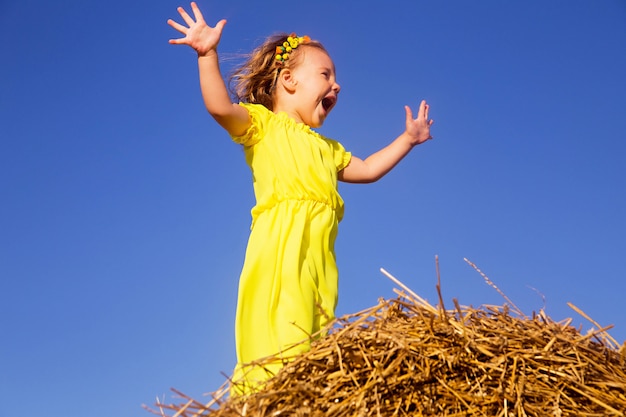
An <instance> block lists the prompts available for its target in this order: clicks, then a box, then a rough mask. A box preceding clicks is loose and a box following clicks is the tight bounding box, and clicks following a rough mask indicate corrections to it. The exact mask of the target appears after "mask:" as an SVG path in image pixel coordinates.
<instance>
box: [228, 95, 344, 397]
mask: <svg viewBox="0 0 626 417" xmlns="http://www.w3.org/2000/svg"><path fill="white" fill-rule="evenodd" d="M241 105H242V106H243V107H245V108H246V109H247V110H248V112H249V114H250V118H251V121H252V124H251V126H250V128H249V129H248V131H247V132H246V133H245V134H244V135H243V136H240V137H233V140H234V141H235V142H237V143H240V144H242V145H243V146H244V151H245V156H246V162H247V163H248V165H249V166H250V169H251V171H252V176H253V182H254V193H255V196H256V205H255V206H254V208H253V209H252V226H251V232H250V238H249V241H248V247H247V250H246V257H245V261H244V265H243V269H242V272H241V277H240V281H239V295H238V302H237V316H236V321H235V342H236V347H237V361H238V364H237V367H236V369H235V375H234V377H233V379H234V380H235V382H237V381H239V382H240V383H241V385H239V389H238V391H239V393H248V392H250V391H253V390H254V387H255V386H257V387H258V384H259V383H262V382H263V381H264V380H267V379H268V378H269V377H271V376H272V374H274V373H275V372H276V371H278V370H279V369H280V368H281V367H282V361H277V362H276V363H275V364H273V365H270V366H265V367H264V368H261V367H258V366H254V365H250V364H251V363H253V362H254V361H255V360H258V359H262V358H264V357H267V356H270V355H275V354H277V353H281V355H282V356H283V357H285V358H286V357H289V356H293V355H295V354H297V353H300V352H303V351H306V350H308V349H309V347H310V346H309V345H310V343H309V342H308V340H309V336H310V335H311V334H313V333H315V332H317V331H318V330H320V329H321V328H323V327H324V326H325V324H327V323H328V322H329V321H330V320H332V319H333V318H334V311H335V306H336V304H337V285H338V282H337V280H338V272H337V265H336V262H335V253H334V244H335V237H336V236H337V225H338V223H339V221H340V220H341V218H342V216H343V200H342V199H341V197H340V195H339V193H338V191H337V172H339V171H340V170H342V169H343V168H345V167H346V166H347V165H348V163H349V162H350V157H351V154H350V153H349V152H346V150H345V149H344V148H343V146H342V145H341V144H339V143H338V142H336V141H333V140H331V139H328V138H325V137H323V136H322V135H320V134H318V133H317V132H315V131H313V130H311V128H310V127H308V126H307V125H305V124H303V123H297V122H296V121H295V120H293V119H291V118H290V117H289V116H287V114H286V113H278V114H274V113H273V112H271V111H270V110H268V109H267V108H265V107H264V106H262V105H258V104H241ZM303 341H304V343H300V344H298V345H297V346H296V347H294V348H291V349H288V348H289V347H290V346H292V345H294V344H297V343H299V342H303ZM236 391H237V389H236Z"/></svg>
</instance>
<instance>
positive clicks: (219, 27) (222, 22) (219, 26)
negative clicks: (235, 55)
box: [215, 19, 226, 33]
mask: <svg viewBox="0 0 626 417" xmlns="http://www.w3.org/2000/svg"><path fill="white" fill-rule="evenodd" d="M224 26H226V19H222V20H220V21H219V22H217V24H216V25H215V29H217V30H219V31H220V33H221V32H222V30H223V29H224Z"/></svg>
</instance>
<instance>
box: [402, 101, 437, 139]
mask: <svg viewBox="0 0 626 417" xmlns="http://www.w3.org/2000/svg"><path fill="white" fill-rule="evenodd" d="M429 108H430V106H429V105H428V104H426V100H422V102H421V103H420V107H419V110H418V111H417V119H414V118H413V112H412V111H411V108H410V107H409V106H404V109H405V110H406V133H407V134H408V135H409V136H410V137H411V144H412V145H413V146H415V145H419V144H420V143H424V142H426V141H427V140H428V139H432V138H433V137H432V136H431V135H430V127H431V126H432V124H433V122H434V121H433V120H432V119H431V120H429V119H428V110H429Z"/></svg>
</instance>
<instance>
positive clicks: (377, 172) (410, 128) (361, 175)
mask: <svg viewBox="0 0 626 417" xmlns="http://www.w3.org/2000/svg"><path fill="white" fill-rule="evenodd" d="M404 108H405V111H406V130H405V131H404V133H402V134H401V135H400V136H398V137H397V138H396V139H395V140H394V141H393V142H391V143H390V144H389V145H387V146H386V147H384V148H383V149H381V150H380V151H378V152H376V153H373V154H372V155H370V156H369V157H367V158H366V159H365V160H363V159H360V158H357V157H354V156H353V157H352V159H351V160H350V164H349V165H348V166H347V167H345V168H344V169H343V170H342V171H340V172H339V175H338V178H339V180H340V181H344V182H354V183H368V182H374V181H377V180H379V179H380V178H382V177H383V176H384V175H385V174H387V173H388V172H389V171H391V170H392V169H393V167H395V166H396V165H397V164H398V162H400V161H401V160H402V158H404V157H405V156H406V155H407V154H408V153H409V152H410V151H411V149H413V147H414V146H417V145H419V144H421V143H424V142H426V141H427V140H429V139H432V136H431V135H430V126H431V125H432V124H433V121H432V120H429V119H428V110H429V106H428V104H426V101H424V100H422V102H421V103H420V107H419V110H418V112H417V118H416V119H413V113H412V112H411V109H410V108H409V106H405V107H404Z"/></svg>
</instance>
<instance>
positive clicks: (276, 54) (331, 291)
mask: <svg viewBox="0 0 626 417" xmlns="http://www.w3.org/2000/svg"><path fill="white" fill-rule="evenodd" d="M191 9H192V11H193V15H194V18H192V17H191V16H190V15H189V14H188V13H187V12H186V11H185V10H184V9H183V8H182V7H179V8H178V12H179V13H180V16H181V17H182V19H183V20H184V22H185V24H186V25H182V24H179V23H176V22H174V21H172V20H171V19H170V20H168V24H169V25H170V26H172V27H173V28H174V29H176V30H178V31H179V32H181V33H182V34H183V35H184V37H182V38H179V39H172V40H170V43H171V44H176V45H189V46H190V47H192V48H193V49H194V50H196V52H197V53H198V67H199V74H200V87H201V91H202V97H203V99H204V104H205V105H206V108H207V110H208V111H209V113H210V114H211V116H213V118H214V119H215V120H216V121H217V123H219V124H220V125H221V126H222V127H223V128H224V129H225V130H226V131H227V132H228V133H229V134H230V136H231V137H232V139H233V140H234V141H235V142H236V143H239V144H241V145H242V146H243V149H244V152H245V157H246V162H247V163H248V165H249V166H250V169H251V170H252V175H253V185H254V193H255V196H256V205H255V206H254V208H253V209H252V227H251V233H250V238H249V241H248V247H247V250H246V257H245V261H244V265H243V270H242V272H241V277H240V282H239V298H238V304H237V315H236V323H235V335H236V347H237V360H238V366H237V368H236V370H235V376H234V380H235V382H238V381H239V382H240V383H241V384H242V385H241V386H243V391H244V392H250V391H251V390H254V388H255V386H258V384H259V383H261V382H262V381H263V380H266V379H267V378H268V377H269V376H271V375H272V374H274V373H276V371H278V370H279V369H280V367H281V366H282V365H283V362H282V361H277V362H276V363H275V364H274V365H265V366H264V367H263V368H261V367H258V366H257V367H255V366H253V365H252V363H253V362H254V361H255V360H258V359H261V358H264V357H267V356H270V355H276V354H281V355H282V356H283V358H287V357H288V356H293V355H295V354H297V353H299V352H303V351H306V350H308V349H309V343H308V340H309V339H310V337H309V336H310V335H312V334H314V333H316V332H318V331H319V330H320V329H323V328H324V326H325V325H326V324H327V323H329V321H331V320H332V319H333V318H334V311H335V306H336V303H337V279H338V273H337V265H336V262H335V253H334V244H335V237H336V235H337V225H338V223H339V221H340V220H341V218H342V216H343V200H342V199H341V197H340V196H339V193H338V192H337V180H340V181H345V182H353V183H366V182H373V181H376V180H378V179H379V178H381V177H382V176H383V175H385V174H386V173H387V172H389V171H390V170H391V169H392V168H393V167H394V166H395V165H396V164H397V163H398V162H399V161H400V160H401V159H402V158H403V157H404V156H405V155H407V154H408V153H409V151H410V150H411V149H412V148H413V147H414V146H416V145H419V144H421V143H423V142H425V141H427V140H428V139H431V136H430V126H431V125H432V123H433V121H432V120H430V119H429V118H428V105H427V104H426V102H425V101H422V102H421V104H420V107H419V111H418V114H417V118H416V119H414V118H413V114H412V112H411V109H410V108H409V107H408V106H405V111H406V129H405V131H404V133H402V134H401V135H400V136H399V137H398V138H397V139H395V140H394V141H393V142H392V143H391V144H389V145H388V146H387V147H385V148H383V149H382V150H380V151H378V152H376V153H374V154H373V155H371V156H369V157H368V158H366V159H365V160H362V159H359V158H357V157H355V156H352V155H351V154H350V153H349V152H346V150H345V149H344V147H343V146H342V145H341V144H339V143H338V142H335V141H333V140H331V139H328V138H326V137H324V136H321V135H320V134H318V133H317V132H315V131H314V130H312V129H311V128H317V127H320V126H321V125H322V124H323V123H324V120H325V119H326V117H327V116H328V114H329V113H330V111H331V110H332V109H333V107H334V106H335V104H336V103H337V96H338V94H339V91H340V87H339V84H337V81H336V78H335V66H334V64H333V61H332V60H331V58H330V56H329V55H328V53H327V52H326V50H325V49H324V47H323V46H322V45H321V44H320V43H319V42H316V41H313V40H310V39H309V38H308V37H297V36H295V35H292V36H287V35H286V34H285V35H277V36H274V37H270V38H269V39H267V40H266V41H265V42H264V43H263V44H262V45H261V46H259V47H258V48H257V49H256V50H254V51H253V53H252V54H251V55H250V57H249V59H248V60H247V62H246V63H245V64H244V65H243V66H242V67H241V68H240V69H239V70H237V71H236V72H235V74H234V76H233V78H232V81H233V83H234V91H235V94H236V96H237V97H236V98H237V101H238V102H239V103H233V102H232V101H231V98H230V96H229V93H228V88H227V87H226V84H225V82H224V81H223V79H222V76H221V73H220V68H219V64H218V56H217V46H218V44H219V41H220V37H221V35H222V30H223V28H224V25H225V24H226V21H225V20H221V21H219V22H218V23H217V24H216V25H215V27H210V26H208V25H207V24H206V23H205V21H204V18H203V16H202V14H201V12H200V10H199V9H198V6H197V5H196V4H195V3H191ZM303 341H304V342H303Z"/></svg>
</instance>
